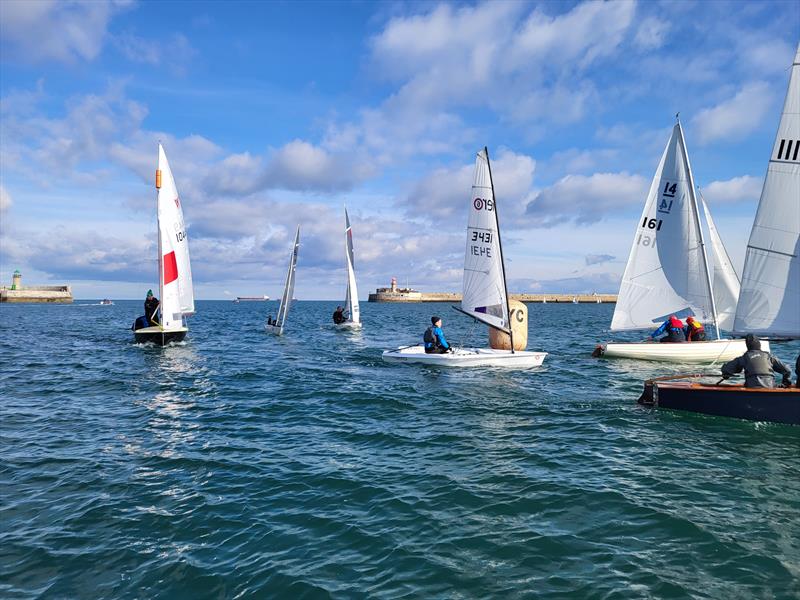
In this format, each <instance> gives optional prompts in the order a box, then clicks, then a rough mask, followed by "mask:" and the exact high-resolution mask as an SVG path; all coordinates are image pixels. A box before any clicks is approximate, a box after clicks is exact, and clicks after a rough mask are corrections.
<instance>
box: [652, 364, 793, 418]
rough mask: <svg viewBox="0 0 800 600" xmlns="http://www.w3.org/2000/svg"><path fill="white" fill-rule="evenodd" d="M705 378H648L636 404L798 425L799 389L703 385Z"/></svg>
mask: <svg viewBox="0 0 800 600" xmlns="http://www.w3.org/2000/svg"><path fill="white" fill-rule="evenodd" d="M702 377H708V375H705V376H704V375H672V376H667V377H658V378H656V379H649V380H647V381H645V383H644V391H643V392H642V395H641V396H640V397H639V400H638V403H639V404H641V405H643V406H651V407H653V408H666V409H671V410H685V411H689V412H695V413H702V414H705V415H716V416H721V417H734V418H736V419H747V420H750V421H769V422H772V423H788V424H790V425H800V388H796V387H795V388H747V387H744V385H742V384H729V383H721V382H716V383H702V382H701V381H700V379H701V378H702Z"/></svg>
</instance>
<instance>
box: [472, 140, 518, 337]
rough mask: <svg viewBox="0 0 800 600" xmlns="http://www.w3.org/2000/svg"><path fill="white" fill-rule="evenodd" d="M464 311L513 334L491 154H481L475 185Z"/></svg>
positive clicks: (486, 150) (478, 159) (477, 161)
mask: <svg viewBox="0 0 800 600" xmlns="http://www.w3.org/2000/svg"><path fill="white" fill-rule="evenodd" d="M461 310H462V311H463V312H465V313H467V314H468V315H470V316H471V317H473V318H475V319H477V320H478V321H481V322H483V323H486V324H487V325H490V326H492V327H494V328H496V329H500V330H502V331H505V332H507V333H508V332H509V324H510V323H509V309H508V292H507V290H506V280H505V271H504V266H503V250H502V246H501V244H500V228H499V225H498V221H497V204H496V202H495V197H494V187H493V185H492V172H491V167H490V165H489V150H488V149H487V148H484V149H483V150H481V151H480V152H478V156H477V159H476V161H475V179H474V183H473V185H472V196H471V200H470V209H469V222H468V223H467V248H466V255H465V258H464V284H463V296H462V299H461Z"/></svg>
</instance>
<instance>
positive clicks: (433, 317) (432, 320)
mask: <svg viewBox="0 0 800 600" xmlns="http://www.w3.org/2000/svg"><path fill="white" fill-rule="evenodd" d="M441 320H442V318H441V317H437V316H436V315H434V316H432V317H431V324H432V325H436V321H441Z"/></svg>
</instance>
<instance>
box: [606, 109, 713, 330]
mask: <svg viewBox="0 0 800 600" xmlns="http://www.w3.org/2000/svg"><path fill="white" fill-rule="evenodd" d="M706 269H707V265H706V261H705V253H704V251H703V246H702V234H701V230H700V222H699V215H698V212H697V205H696V201H695V197H694V190H693V184H692V177H691V169H690V166H689V158H688V154H687V152H686V146H685V142H684V139H683V129H682V128H681V125H680V123H676V124H675V127H674V128H673V130H672V135H671V136H670V139H669V142H668V143H667V147H666V148H665V149H664V154H663V155H662V156H661V161H660V162H659V164H658V169H656V173H655V176H654V177H653V182H652V184H651V186H650V191H649V192H648V194H647V200H646V202H645V205H644V210H643V211H642V216H641V217H640V218H639V222H638V224H637V227H636V233H635V234H634V238H633V245H632V247H631V252H630V255H629V257H628V264H627V266H626V267H625V274H624V275H623V277H622V284H621V286H620V290H619V297H618V298H617V304H616V307H615V308H614V317H613V319H612V321H611V329H612V330H614V331H621V330H630V329H649V328H652V327H653V326H655V325H658V324H660V323H661V322H663V321H664V320H665V319H666V318H667V317H668V316H669V315H671V314H676V315H678V317H681V318H683V317H686V316H689V315H693V316H695V317H696V318H698V319H700V320H701V321H708V320H713V310H712V307H713V305H712V302H713V299H712V297H711V290H710V286H709V281H708V280H709V277H708V273H707V270H706Z"/></svg>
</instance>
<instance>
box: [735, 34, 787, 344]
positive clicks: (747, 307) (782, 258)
mask: <svg viewBox="0 0 800 600" xmlns="http://www.w3.org/2000/svg"><path fill="white" fill-rule="evenodd" d="M799 240H800V45H799V46H798V49H797V54H796V55H795V59H794V64H793V65H792V74H791V76H790V78H789V90H788V92H787V93H786V101H785V102H784V105H783V114H782V115H781V122H780V125H779V126H778V134H777V135H776V136H775V144H774V145H773V148H772V154H771V156H770V160H769V167H768V168H767V176H766V178H765V179H764V188H763V189H762V190H761V200H760V201H759V203H758V211H757V212H756V218H755V221H754V222H753V229H752V231H751V232H750V240H749V242H748V244H747V253H746V254H745V259H744V271H743V273H742V290H741V293H740V295H739V304H738V306H737V308H736V319H735V322H734V330H735V331H737V332H739V333H746V332H747V333H758V334H762V335H772V336H779V337H792V338H798V337H800V241H799Z"/></svg>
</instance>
